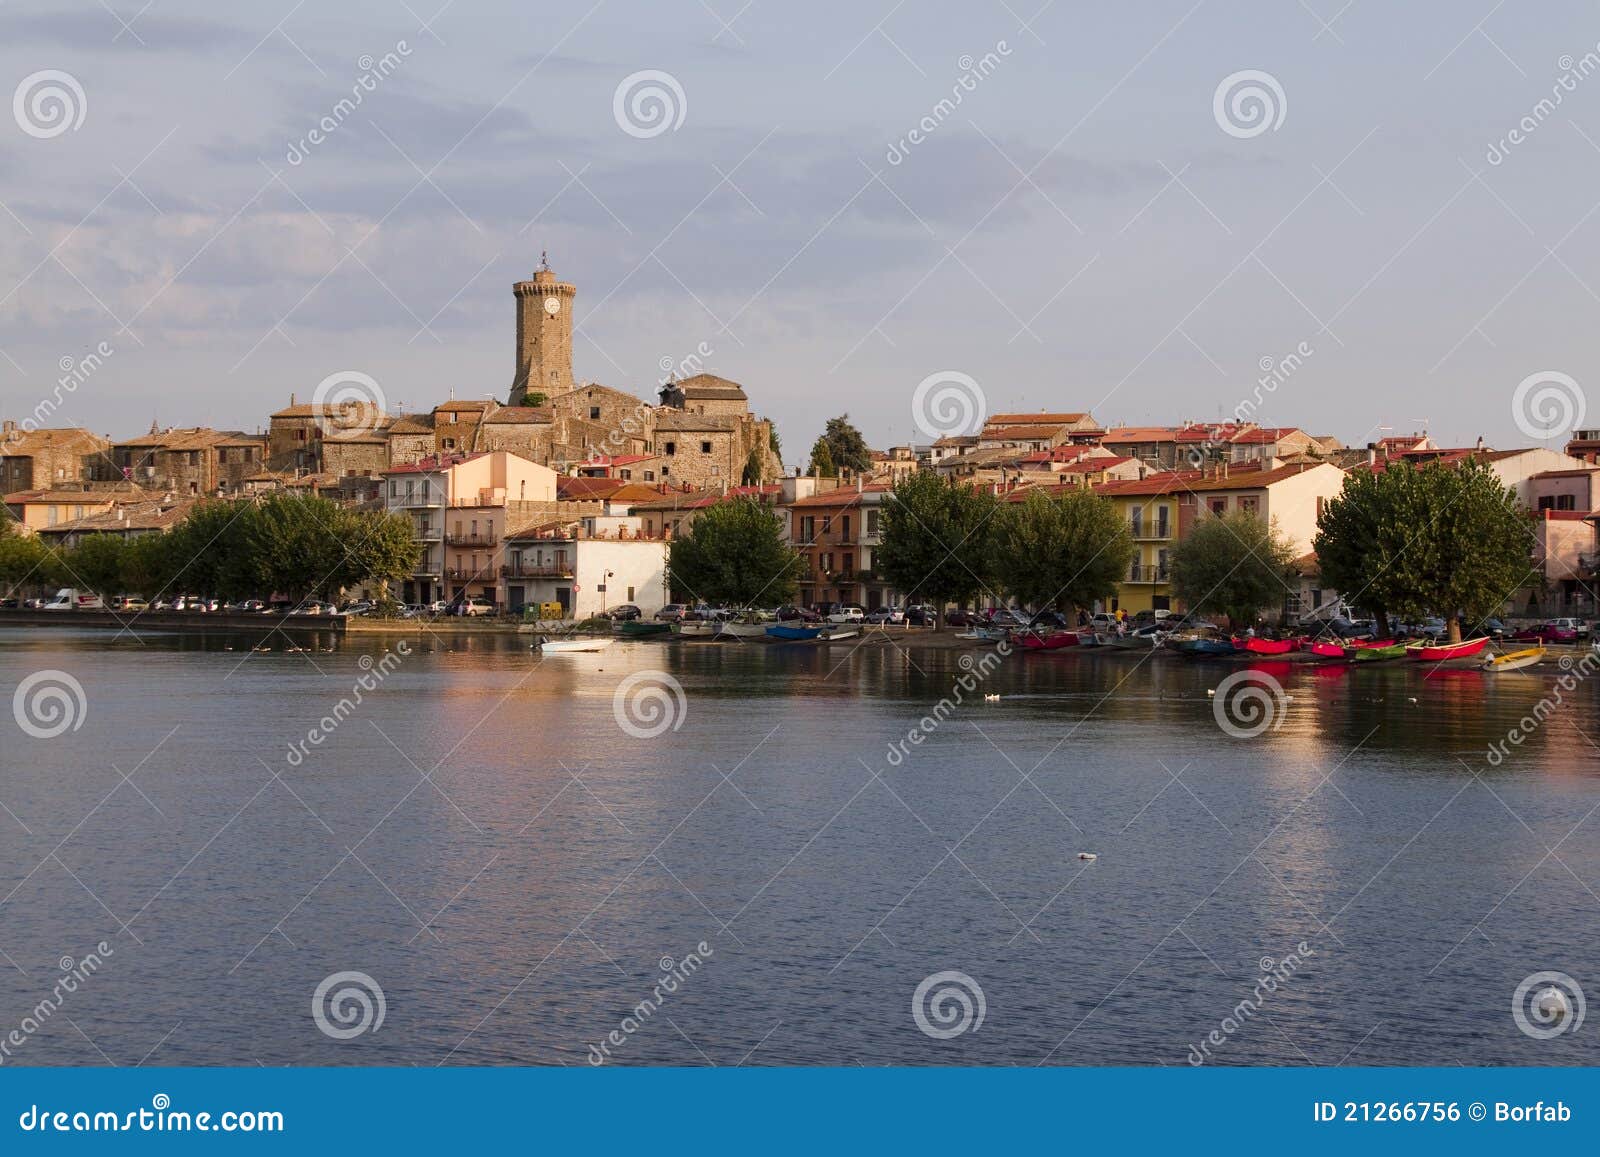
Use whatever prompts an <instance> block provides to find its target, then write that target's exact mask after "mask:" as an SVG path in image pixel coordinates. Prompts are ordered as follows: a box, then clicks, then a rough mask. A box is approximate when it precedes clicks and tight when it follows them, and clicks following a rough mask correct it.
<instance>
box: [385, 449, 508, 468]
mask: <svg viewBox="0 0 1600 1157" xmlns="http://www.w3.org/2000/svg"><path fill="white" fill-rule="evenodd" d="M488 453H490V451H488V450H480V451H479V452H478V453H476V454H444V455H429V456H428V457H427V458H421V459H418V460H417V461H416V462H413V463H411V464H409V465H406V466H391V467H389V469H387V470H382V471H379V473H382V474H434V473H437V472H438V471H440V470H448V469H450V468H451V467H452V466H459V465H461V464H462V463H463V462H471V461H472V460H473V459H474V458H482V457H483V456H484V455H485V454H488Z"/></svg>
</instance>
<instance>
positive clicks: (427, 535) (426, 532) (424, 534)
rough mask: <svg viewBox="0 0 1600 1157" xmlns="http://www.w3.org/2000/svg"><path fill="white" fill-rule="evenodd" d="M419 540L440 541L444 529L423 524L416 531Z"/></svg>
mask: <svg viewBox="0 0 1600 1157" xmlns="http://www.w3.org/2000/svg"><path fill="white" fill-rule="evenodd" d="M416 535H417V541H418V542H438V541H439V539H440V538H442V537H443V536H444V531H442V530H440V529H439V528H438V527H437V526H421V527H418V528H417V531H416Z"/></svg>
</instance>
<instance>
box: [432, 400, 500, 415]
mask: <svg viewBox="0 0 1600 1157" xmlns="http://www.w3.org/2000/svg"><path fill="white" fill-rule="evenodd" d="M499 404H500V403H499V402H494V401H482V402H459V401H455V400H454V399H452V400H451V401H448V402H440V403H439V404H438V405H437V406H435V407H434V408H433V412H434V413H435V414H438V413H445V414H448V413H452V412H457V413H464V412H466V411H468V410H477V411H480V412H481V411H483V410H489V409H493V408H494V407H495V406H498V405H499Z"/></svg>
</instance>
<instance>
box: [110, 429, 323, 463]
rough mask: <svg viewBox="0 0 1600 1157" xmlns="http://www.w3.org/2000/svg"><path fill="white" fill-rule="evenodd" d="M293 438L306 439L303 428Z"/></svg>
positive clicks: (298, 440)
mask: <svg viewBox="0 0 1600 1157" xmlns="http://www.w3.org/2000/svg"><path fill="white" fill-rule="evenodd" d="M294 440H295V441H296V442H304V441H305V440H306V432H305V431H304V430H296V431H295V432H294ZM124 461H126V459H124Z"/></svg>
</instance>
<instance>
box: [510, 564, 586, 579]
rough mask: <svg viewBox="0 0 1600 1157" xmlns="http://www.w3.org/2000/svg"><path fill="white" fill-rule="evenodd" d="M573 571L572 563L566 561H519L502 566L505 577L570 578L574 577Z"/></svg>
mask: <svg viewBox="0 0 1600 1157" xmlns="http://www.w3.org/2000/svg"><path fill="white" fill-rule="evenodd" d="M573 573H574V572H573V569H572V564H571V563H565V562H556V563H549V564H542V563H532V562H519V563H512V564H508V565H506V566H503V567H501V568H500V574H501V577H503V578H522V579H539V578H543V579H570V578H572V577H573Z"/></svg>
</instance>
